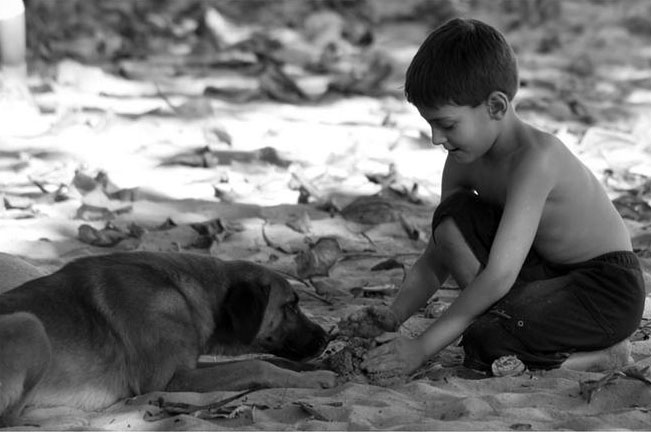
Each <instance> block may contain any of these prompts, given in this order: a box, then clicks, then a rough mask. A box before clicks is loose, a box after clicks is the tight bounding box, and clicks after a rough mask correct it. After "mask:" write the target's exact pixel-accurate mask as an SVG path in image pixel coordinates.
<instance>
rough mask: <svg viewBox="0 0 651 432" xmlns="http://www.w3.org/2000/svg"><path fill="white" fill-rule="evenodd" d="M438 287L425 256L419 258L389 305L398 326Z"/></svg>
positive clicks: (438, 284)
mask: <svg viewBox="0 0 651 432" xmlns="http://www.w3.org/2000/svg"><path fill="white" fill-rule="evenodd" d="M440 286H441V281H439V280H438V278H437V276H436V274H435V272H434V270H433V268H432V265H431V263H428V262H427V258H426V257H425V256H421V257H420V258H419V259H418V260H417V261H416V263H415V264H414V265H413V266H412V268H411V269H409V272H407V276H406V277H405V280H404V282H403V284H402V286H401V288H400V292H399V293H398V296H397V297H396V299H395V300H394V301H393V304H392V305H391V310H392V311H393V312H394V313H395V314H396V318H397V319H398V322H399V323H400V324H402V323H403V322H405V321H406V320H407V319H408V318H409V317H410V316H412V315H413V314H414V313H415V312H416V311H417V310H418V309H419V308H420V307H422V306H423V305H424V304H425V303H426V302H427V300H428V299H429V298H430V297H431V296H432V295H433V294H434V293H435V292H436V291H437V290H438V289H439V288H440Z"/></svg>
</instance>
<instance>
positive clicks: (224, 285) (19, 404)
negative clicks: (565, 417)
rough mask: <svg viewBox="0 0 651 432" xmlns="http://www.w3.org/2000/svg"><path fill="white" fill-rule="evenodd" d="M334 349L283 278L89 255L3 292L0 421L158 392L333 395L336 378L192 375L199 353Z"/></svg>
mask: <svg viewBox="0 0 651 432" xmlns="http://www.w3.org/2000/svg"><path fill="white" fill-rule="evenodd" d="M326 344H327V336H326V333H325V331H324V330H323V329H322V328H321V327H319V326H318V325H316V324H314V323H313V322H311V321H310V320H308V319H307V317H306V316H305V315H304V314H303V313H302V312H301V311H300V309H299V307H298V296H297V295H296V293H295V292H294V291H293V290H292V288H291V286H290V285H289V283H288V282H287V281H286V280H285V279H284V278H283V277H281V276H280V275H278V274H277V273H275V272H272V271H271V270H268V269H266V268H264V267H262V266H260V265H256V264H252V263H247V262H244V261H233V262H225V261H221V260H218V259H216V258H213V257H210V256H205V255H194V254H180V253H179V254H175V253H154V252H133V253H117V254H111V255H104V256H97V257H88V258H82V259H79V260H76V261H73V262H71V263H69V264H67V265H65V266H64V267H62V268H61V269H60V270H59V271H57V272H55V273H53V274H51V275H49V276H45V277H41V278H38V279H35V280H32V281H29V282H27V283H25V284H23V285H21V286H19V287H17V288H14V289H12V290H10V291H7V292H5V293H3V294H2V295H0V420H4V422H5V424H10V423H12V422H15V420H16V417H17V416H19V415H20V413H21V411H22V409H23V407H24V406H25V405H34V406H58V405H65V406H73V407H77V408H81V409H86V410H97V409H102V408H105V407H107V406H109V405H111V404H113V403H115V402H116V401H118V400H119V399H122V398H126V397H131V396H134V395H138V394H143V393H147V392H151V391H156V390H169V391H212V390H240V389H247V388H252V387H256V386H262V387H315V388H320V387H330V386H334V385H335V374H334V373H333V372H330V371H323V370H316V371H309V372H296V371H294V370H289V369H284V368H280V367H277V366H275V365H273V364H271V363H268V362H264V361H261V360H247V361H242V362H234V363H227V364H219V365H215V366H212V367H207V368H200V369H198V368H197V359H198V357H199V356H200V355H201V354H220V353H222V354H227V353H238V354H241V353H244V352H265V353H272V354H276V355H278V356H281V357H284V358H288V359H292V360H303V359H306V358H309V357H312V356H316V355H318V354H319V353H320V352H321V351H322V350H323V348H324V347H325V345H326Z"/></svg>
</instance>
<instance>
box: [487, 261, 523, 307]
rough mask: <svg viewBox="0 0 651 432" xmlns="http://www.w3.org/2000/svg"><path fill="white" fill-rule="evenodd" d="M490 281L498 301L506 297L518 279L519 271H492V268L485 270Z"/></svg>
mask: <svg viewBox="0 0 651 432" xmlns="http://www.w3.org/2000/svg"><path fill="white" fill-rule="evenodd" d="M484 272H486V273H487V274H486V276H487V277H488V278H489V280H490V282H489V283H490V286H491V287H492V289H493V292H494V293H495V297H496V301H497V300H499V299H501V298H502V297H504V296H505V295H506V294H507V293H508V292H509V291H510V290H511V287H512V286H513V284H514V283H515V280H516V279H517V277H518V273H519V272H518V271H515V270H512V269H492V268H491V267H490V266H488V267H486V269H485V270H484Z"/></svg>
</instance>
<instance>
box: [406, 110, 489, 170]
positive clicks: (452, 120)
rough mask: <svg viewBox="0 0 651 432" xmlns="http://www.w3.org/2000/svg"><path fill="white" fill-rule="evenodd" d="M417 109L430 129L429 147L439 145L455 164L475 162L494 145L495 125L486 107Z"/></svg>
mask: <svg viewBox="0 0 651 432" xmlns="http://www.w3.org/2000/svg"><path fill="white" fill-rule="evenodd" d="M417 108H418V112H419V113H420V115H421V116H422V117H423V118H424V119H425V121H426V122H427V123H428V124H429V125H430V127H431V129H432V144H434V145H442V146H443V147H444V148H445V149H446V150H447V151H448V153H449V155H450V156H451V157H454V159H455V160H456V161H457V162H458V163H471V162H474V161H476V160H477V159H478V158H480V157H481V156H483V155H484V154H486V152H487V151H488V150H490V149H491V147H492V146H493V143H494V142H495V138H496V129H495V128H496V124H495V123H496V122H494V121H493V120H492V119H491V117H490V115H489V113H488V108H487V106H486V103H482V104H480V105H478V106H476V107H470V106H465V105H463V106H459V105H443V106H440V107H437V108H428V107H422V106H421V107H417Z"/></svg>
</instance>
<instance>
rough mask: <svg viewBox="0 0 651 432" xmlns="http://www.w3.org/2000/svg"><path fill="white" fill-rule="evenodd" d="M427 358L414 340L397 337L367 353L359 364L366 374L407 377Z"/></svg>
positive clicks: (418, 343)
mask: <svg viewBox="0 0 651 432" xmlns="http://www.w3.org/2000/svg"><path fill="white" fill-rule="evenodd" d="M426 358H427V356H426V355H425V351H424V350H423V347H422V345H421V343H420V342H419V341H418V340H415V339H409V338H408V337H405V336H398V337H396V338H394V339H393V340H392V341H391V342H388V343H386V344H384V345H381V346H379V347H377V348H375V349H373V350H371V351H369V352H368V353H366V357H365V359H364V361H363V362H362V364H361V367H362V369H364V370H365V371H366V372H368V373H371V374H372V373H389V374H391V375H408V374H410V373H412V372H413V371H415V370H416V369H418V367H419V366H420V365H421V364H423V362H424V361H425V359H426Z"/></svg>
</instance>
